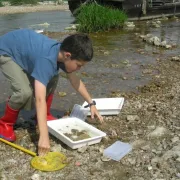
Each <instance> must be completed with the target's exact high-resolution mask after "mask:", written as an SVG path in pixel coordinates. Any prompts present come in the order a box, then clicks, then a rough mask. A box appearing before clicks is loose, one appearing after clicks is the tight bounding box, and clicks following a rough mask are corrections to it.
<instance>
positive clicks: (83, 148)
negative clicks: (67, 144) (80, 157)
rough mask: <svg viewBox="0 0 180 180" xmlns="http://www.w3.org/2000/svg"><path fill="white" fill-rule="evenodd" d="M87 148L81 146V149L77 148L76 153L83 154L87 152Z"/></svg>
mask: <svg viewBox="0 0 180 180" xmlns="http://www.w3.org/2000/svg"><path fill="white" fill-rule="evenodd" d="M87 148H88V146H83V147H81V148H78V150H77V152H79V153H84V152H85V151H86V150H87Z"/></svg>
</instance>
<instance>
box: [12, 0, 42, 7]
mask: <svg viewBox="0 0 180 180" xmlns="http://www.w3.org/2000/svg"><path fill="white" fill-rule="evenodd" d="M9 2H10V4H11V5H12V6H18V5H23V4H31V5H36V4H37V3H38V1H37V0H9Z"/></svg>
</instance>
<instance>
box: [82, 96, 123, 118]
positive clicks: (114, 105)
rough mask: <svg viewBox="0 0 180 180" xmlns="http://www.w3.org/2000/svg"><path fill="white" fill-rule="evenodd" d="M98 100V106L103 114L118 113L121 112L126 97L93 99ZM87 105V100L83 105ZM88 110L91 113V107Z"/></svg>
mask: <svg viewBox="0 0 180 180" xmlns="http://www.w3.org/2000/svg"><path fill="white" fill-rule="evenodd" d="M93 100H94V101H96V108H97V109H98V111H99V113H100V114H101V115H117V114H119V113H120V110H121V109H122V106H123V104H124V98H99V99H93ZM86 105H87V102H84V103H83V105H82V107H83V108H84V106H86ZM84 109H87V110H88V115H90V114H91V113H90V109H89V107H88V108H84Z"/></svg>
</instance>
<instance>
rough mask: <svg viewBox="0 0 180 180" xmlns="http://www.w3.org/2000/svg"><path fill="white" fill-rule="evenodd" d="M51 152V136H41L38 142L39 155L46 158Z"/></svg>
mask: <svg viewBox="0 0 180 180" xmlns="http://www.w3.org/2000/svg"><path fill="white" fill-rule="evenodd" d="M49 150H50V143H49V136H40V137H39V142H38V155H39V156H45V155H46V154H47V153H48V152H49Z"/></svg>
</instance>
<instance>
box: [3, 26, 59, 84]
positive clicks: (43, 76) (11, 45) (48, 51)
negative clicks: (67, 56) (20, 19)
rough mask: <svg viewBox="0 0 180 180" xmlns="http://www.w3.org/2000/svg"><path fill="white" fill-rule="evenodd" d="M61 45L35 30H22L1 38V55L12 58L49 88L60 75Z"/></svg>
mask: <svg viewBox="0 0 180 180" xmlns="http://www.w3.org/2000/svg"><path fill="white" fill-rule="evenodd" d="M60 45H61V44H60V42H58V41H55V40H52V39H50V38H48V37H47V36H44V35H42V34H38V33H36V32H35V31H33V30H30V29H20V30H15V31H12V32H9V33H7V34H5V35H3V36H1V37H0V55H8V56H10V57H11V58H12V59H13V60H14V61H15V62H16V63H17V64H18V65H19V66H20V67H21V68H22V69H23V70H25V71H26V72H27V73H28V74H30V75H31V76H32V77H34V79H36V80H38V81H40V82H41V83H43V84H44V85H45V86H47V84H48V82H49V81H50V79H51V78H52V77H53V76H54V75H56V74H57V73H58V66H57V58H58V53H59V50H60ZM9 68H11V67H9Z"/></svg>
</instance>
